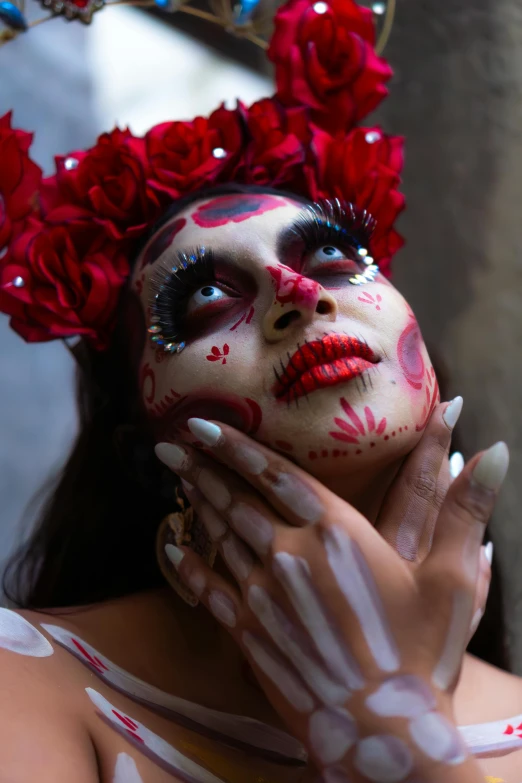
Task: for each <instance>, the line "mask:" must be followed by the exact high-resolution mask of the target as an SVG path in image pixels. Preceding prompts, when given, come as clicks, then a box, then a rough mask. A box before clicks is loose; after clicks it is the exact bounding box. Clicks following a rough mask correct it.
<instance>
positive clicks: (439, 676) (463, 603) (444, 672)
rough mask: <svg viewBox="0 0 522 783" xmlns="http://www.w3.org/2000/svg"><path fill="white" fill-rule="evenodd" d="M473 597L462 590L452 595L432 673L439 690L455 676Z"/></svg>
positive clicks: (467, 629)
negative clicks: (448, 622) (449, 611)
mask: <svg viewBox="0 0 522 783" xmlns="http://www.w3.org/2000/svg"><path fill="white" fill-rule="evenodd" d="M472 604H473V598H472V596H470V595H469V594H468V593H467V592H465V591H464V590H458V591H457V592H456V593H455V594H454V596H453V607H452V613H451V620H450V624H449V628H448V635H447V636H446V642H445V644H444V648H443V650H442V654H441V656H440V659H439V662H438V664H437V666H436V667H435V669H434V670H433V674H432V678H431V679H432V682H433V684H434V685H435V686H436V687H437V688H440V689H441V690H443V691H444V690H447V688H449V686H450V685H451V683H452V682H453V680H454V679H455V677H456V676H457V673H458V670H459V666H460V662H461V660H462V653H463V651H464V647H465V645H466V641H467V638H468V633H469V619H468V618H469V617H470V615H471V610H472Z"/></svg>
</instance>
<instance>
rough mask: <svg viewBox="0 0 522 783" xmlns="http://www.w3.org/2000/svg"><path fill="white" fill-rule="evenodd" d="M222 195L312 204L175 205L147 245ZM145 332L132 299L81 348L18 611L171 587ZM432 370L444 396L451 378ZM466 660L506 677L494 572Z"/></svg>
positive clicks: (164, 483)
mask: <svg viewBox="0 0 522 783" xmlns="http://www.w3.org/2000/svg"><path fill="white" fill-rule="evenodd" d="M226 193H273V194H279V195H284V196H287V197H290V198H293V199H294V200H297V201H300V202H301V201H302V202H303V203H307V200H306V199H303V198H302V197H301V196H299V195H296V194H290V193H285V192H283V191H278V190H273V189H270V188H266V187H256V186H246V185H236V184H229V185H224V186H221V187H218V188H213V189H211V190H207V191H202V192H199V193H194V194H191V195H189V196H187V197H186V198H183V199H179V200H177V201H176V202H174V203H173V204H172V206H171V207H170V208H169V209H168V210H167V212H166V213H165V214H164V215H163V217H162V218H161V220H160V221H159V222H158V223H157V224H156V225H155V226H154V227H153V228H152V231H151V232H150V234H149V236H150V235H152V234H153V233H155V232H156V231H157V230H158V229H159V228H160V227H161V225H162V224H163V223H165V222H166V221H168V220H170V219H171V218H172V217H173V216H174V215H175V214H176V213H177V212H180V211H182V210H184V209H185V208H186V207H187V206H189V204H190V203H192V202H195V201H197V200H201V199H202V198H206V197H208V196H210V195H221V194H226ZM138 255H139V253H138ZM145 333H146V327H145V323H144V317H143V311H142V309H141V305H139V303H138V301H137V298H136V297H135V296H134V295H133V294H131V292H130V291H127V293H126V295H124V296H123V297H122V299H121V303H120V308H119V313H118V318H117V324H116V329H115V332H114V337H113V340H112V342H111V346H110V348H109V349H108V350H107V351H105V352H98V351H95V350H93V349H92V348H90V347H89V346H88V345H86V344H84V343H81V344H80V345H79V347H78V348H77V358H78V369H77V381H76V388H77V402H78V411H79V425H80V426H79V434H78V436H77V439H76V442H75V444H74V446H73V450H72V453H71V455H70V456H69V459H68V460H67V462H66V464H65V466H64V467H63V469H62V471H61V473H60V475H59V476H58V477H57V478H56V479H55V480H54V481H53V483H52V485H51V486H50V487H49V488H48V499H47V501H46V502H45V503H44V505H43V508H42V511H41V515H40V518H39V520H38V522H37V524H36V525H35V527H34V529H33V531H32V533H31V535H30V536H29V538H28V539H27V541H26V542H25V543H24V544H23V545H22V546H21V547H20V548H19V549H18V551H17V552H15V554H14V555H13V556H12V557H11V559H10V561H9V563H8V565H7V568H6V571H5V573H4V577H3V589H4V594H5V595H6V596H7V598H8V600H9V601H10V602H11V603H12V604H13V605H15V606H18V607H21V608H27V609H35V610H39V611H41V610H45V609H47V608H51V607H54V608H59V607H73V606H74V607H78V606H82V605H86V604H93V603H97V602H100V601H104V600H109V599H111V598H117V597H121V596H125V595H131V594H133V593H136V592H140V591H142V590H146V589H151V588H154V587H159V586H163V585H164V584H165V583H164V580H163V577H162V575H161V572H160V569H159V566H158V563H157V560H156V552H155V540H156V532H157V528H158V525H159V523H160V521H161V520H162V519H163V517H164V516H165V515H166V514H168V513H170V512H171V511H173V510H175V485H176V478H175V477H174V476H173V475H172V474H171V473H170V472H169V471H167V470H166V468H164V467H163V466H162V465H161V464H160V463H159V462H158V461H157V460H156V458H155V455H154V451H153V446H154V439H153V437H152V433H151V432H150V430H149V428H148V425H147V421H146V419H145V417H144V415H143V409H142V406H141V404H140V399H139V389H138V364H139V360H140V356H141V351H142V348H143V341H144V340H145ZM140 341H141V342H140ZM430 353H431V355H432V359H434V358H435V364H436V365H437V364H438V362H437V360H436V356H435V357H434V352H433V351H431V352H430ZM436 369H437V371H438V372H437V374H438V377H439V381H440V383H441V393H442V394H443V395H444V387H445V373H444V371H443V370H440V369H439V368H438V367H436ZM444 398H445V397H444V396H443V399H444ZM470 651H472V652H474V653H475V654H476V655H478V656H479V657H482V658H484V659H485V660H488V661H490V662H491V663H495V664H496V665H500V666H502V667H504V668H506V654H505V648H504V622H503V614H502V602H501V595H500V580H499V579H498V575H497V574H496V572H494V578H493V582H492V587H491V591H490V598H489V602H488V611H487V613H486V617H485V618H484V620H483V623H482V624H481V626H480V627H479V631H478V632H477V634H476V635H475V637H474V639H473V641H472V644H471V645H470Z"/></svg>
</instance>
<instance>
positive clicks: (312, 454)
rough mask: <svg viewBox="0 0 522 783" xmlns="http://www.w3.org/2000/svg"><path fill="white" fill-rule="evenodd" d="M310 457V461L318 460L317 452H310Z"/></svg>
mask: <svg viewBox="0 0 522 783" xmlns="http://www.w3.org/2000/svg"><path fill="white" fill-rule="evenodd" d="M308 456H309V457H310V459H317V454H316V452H315V451H310V452H309V453H308Z"/></svg>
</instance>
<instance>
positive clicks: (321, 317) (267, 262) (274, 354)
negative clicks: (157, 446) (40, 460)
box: [135, 194, 437, 481]
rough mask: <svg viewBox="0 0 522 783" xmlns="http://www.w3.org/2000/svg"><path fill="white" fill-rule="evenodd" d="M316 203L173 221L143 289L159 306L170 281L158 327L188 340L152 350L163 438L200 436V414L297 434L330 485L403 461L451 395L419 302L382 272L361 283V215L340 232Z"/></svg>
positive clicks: (224, 201)
mask: <svg viewBox="0 0 522 783" xmlns="http://www.w3.org/2000/svg"><path fill="white" fill-rule="evenodd" d="M306 210H308V211H309V208H304V209H303V207H301V206H300V205H299V204H296V203H295V202H294V201H292V200H290V199H286V198H283V197H279V196H272V195H270V196H258V195H257V194H256V195H255V196H254V195H251V194H239V195H233V196H232V195H230V196H229V195H227V196H223V197H221V196H220V197H217V198H214V199H209V200H207V201H202V202H199V203H198V204H195V205H192V206H190V207H188V208H187V209H186V210H185V211H184V212H182V213H180V214H179V215H176V216H175V217H174V218H173V219H172V222H171V224H170V226H172V227H173V228H174V226H175V228H176V231H177V233H175V235H173V238H172V244H171V245H170V247H168V248H166V249H163V246H162V247H161V248H160V249H162V250H163V252H162V255H161V257H160V258H159V259H158V260H156V261H155V262H153V263H151V264H147V265H146V266H145V269H144V272H145V279H144V281H143V289H142V293H141V301H142V305H143V309H144V311H149V313H151V312H152V310H151V304H152V303H153V302H155V301H157V300H155V297H156V296H157V294H158V293H160V289H161V286H163V288H162V289H161V296H160V301H161V308H160V313H161V319H162V320H161V323H158V322H153V323H154V324H156V323H158V325H159V326H160V328H161V329H166V330H167V331H168V334H167V337H168V339H169V340H171V341H176V345H181V344H183V345H184V347H183V350H182V352H181V353H172V354H171V353H167V354H165V353H164V351H163V347H162V346H161V345H160V346H159V347H158V346H157V345H153V344H152V343H151V342H148V343H147V345H146V347H145V350H144V353H143V356H142V362H141V373H142V375H141V387H142V396H143V403H144V406H145V408H146V409H147V411H148V413H149V416H150V418H151V422H152V425H153V427H154V429H155V432H156V435H157V439H158V440H172V439H174V438H175V437H176V435H177V434H178V433H179V432H180V431H184V432H185V433H186V420H187V419H188V418H189V416H197V417H202V418H210V419H217V420H221V421H224V422H226V423H229V424H231V425H232V426H235V427H238V428H240V429H242V430H243V431H245V432H248V433H249V434H254V435H255V437H256V438H258V439H259V440H262V441H264V442H268V443H270V444H273V445H275V447H276V448H278V446H277V443H284V444H285V448H284V450H285V452H287V453H288V452H291V454H292V459H294V460H295V461H296V463H297V464H299V465H302V466H303V467H304V468H305V469H307V470H309V471H310V472H311V473H313V474H314V475H316V476H317V477H318V478H320V479H323V480H325V481H327V480H329V479H330V478H332V479H334V478H335V476H336V475H337V474H338V475H339V476H341V475H346V471H347V467H348V469H349V468H350V466H354V467H355V469H357V470H369V469H372V470H373V469H374V466H375V463H376V462H379V464H380V465H381V466H385V465H386V464H388V463H389V464H392V463H393V462H394V461H396V460H397V459H399V458H401V457H402V456H403V455H404V454H406V453H407V452H408V451H410V450H411V449H412V448H413V446H414V445H415V444H416V443H417V441H418V440H419V438H420V432H421V431H422V429H423V427H424V426H425V423H426V422H427V420H428V415H429V412H430V411H431V408H432V405H433V404H434V402H435V401H436V396H437V393H436V382H435V379H434V377H433V373H432V368H431V364H430V361H429V357H428V355H427V352H426V348H425V347H424V343H423V342H422V338H421V337H420V333H419V331H418V327H417V326H416V322H414V320H413V317H412V315H411V310H410V309H409V307H408V305H407V304H406V302H405V301H404V299H403V298H402V297H401V296H400V294H399V293H398V292H397V291H396V290H395V289H394V288H393V287H392V286H391V285H390V284H389V283H388V282H387V281H386V280H385V279H384V278H382V277H381V276H380V275H377V277H376V279H375V280H374V281H370V280H368V281H364V283H363V284H362V285H359V284H353V283H352V282H350V281H351V280H354V279H355V277H356V275H358V274H359V273H362V272H364V269H365V264H364V260H363V258H364V256H362V255H360V253H359V250H358V249H357V248H358V247H359V248H360V247H362V245H361V243H362V242H363V241H364V240H363V238H362V236H361V234H360V233H357V232H360V226H361V223H360V221H359V222H358V223H357V226H354V227H353V230H352V231H350V230H348V229H347V228H346V227H340V226H337V227H336V226H335V225H334V224H335V220H333V221H330V222H331V223H332V225H330V226H329V227H326V222H325V221H324V220H323V221H322V218H321V216H320V215H319V216H316V217H315V218H314V219H312V220H308V218H307V219H306V220H305V219H304V218H303V212H304V211H305V212H306ZM183 220H184V221H186V222H185V224H184V225H183V227H182V228H181V230H179V226H180V225H181V224H180V223H179V221H183ZM307 220H308V222H307ZM314 220H315V223H314ZM321 221H322V222H321ZM168 231H169V224H167V225H166V226H164V227H163V229H162V233H161V237H163V238H164V237H168V236H169V234H168ZM153 242H154V238H153V240H151V244H153ZM334 243H336V244H334ZM184 259H185V260H184ZM187 259H189V262H187ZM190 259H194V260H193V261H191V260H190ZM198 259H200V260H198ZM184 263H185V264H187V265H188V266H187V270H185V271H183V264H184ZM140 266H141V264H140V260H138V265H137V267H138V269H137V271H136V272H135V280H136V281H138V280H139V279H141V273H140V272H139V267H140ZM172 270H174V271H172ZM370 305H371V306H370ZM377 308H378V309H377ZM163 321H165V322H163ZM149 323H152V322H149ZM412 324H415V325H412ZM153 334H154V333H153ZM156 356H161V357H162V358H163V357H164V356H166V358H164V359H163V360H162V361H161V363H158V362H157V360H156ZM421 370H423V371H424V374H422V373H421ZM412 383H413V385H412ZM174 390H175V394H173V391H174ZM318 456H320V457H321V459H318V458H317V457H318Z"/></svg>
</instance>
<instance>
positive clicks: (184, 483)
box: [181, 479, 195, 492]
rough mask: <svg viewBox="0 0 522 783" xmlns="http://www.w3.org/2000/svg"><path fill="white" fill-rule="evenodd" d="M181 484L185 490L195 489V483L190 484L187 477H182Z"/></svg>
mask: <svg viewBox="0 0 522 783" xmlns="http://www.w3.org/2000/svg"><path fill="white" fill-rule="evenodd" d="M181 486H182V487H183V489H184V490H185V492H192V490H193V489H195V487H194V484H190V483H189V482H188V481H185V479H181Z"/></svg>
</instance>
